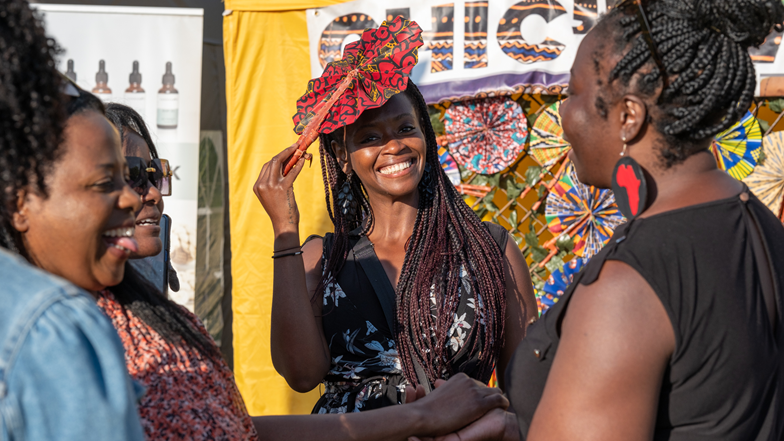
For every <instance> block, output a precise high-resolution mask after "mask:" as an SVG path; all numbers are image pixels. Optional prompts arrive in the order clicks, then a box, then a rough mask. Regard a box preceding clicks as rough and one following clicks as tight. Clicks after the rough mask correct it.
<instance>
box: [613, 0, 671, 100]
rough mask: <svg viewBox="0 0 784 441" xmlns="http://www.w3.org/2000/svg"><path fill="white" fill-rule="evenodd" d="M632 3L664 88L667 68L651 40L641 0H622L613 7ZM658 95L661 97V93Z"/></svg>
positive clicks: (666, 83) (622, 6)
mask: <svg viewBox="0 0 784 441" xmlns="http://www.w3.org/2000/svg"><path fill="white" fill-rule="evenodd" d="M632 4H636V5H637V7H636V8H635V12H636V14H637V21H638V22H639V23H640V28H641V29H642V38H643V39H644V40H645V42H646V43H647V44H648V49H650V51H651V57H653V62H654V63H656V67H658V68H659V73H661V77H662V84H663V85H662V90H664V89H666V88H667V86H668V84H669V83H668V81H667V68H665V67H664V61H662V60H663V58H662V56H661V52H659V48H658V47H657V46H656V42H655V41H654V40H653V36H652V35H651V25H650V24H649V23H648V16H647V15H645V9H644V8H643V7H642V0H623V1H622V2H620V3H618V5H616V6H615V7H616V8H625V7H627V6H629V5H632ZM659 97H660V98H661V95H660V96H659Z"/></svg>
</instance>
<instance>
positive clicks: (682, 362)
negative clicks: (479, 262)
mask: <svg viewBox="0 0 784 441" xmlns="http://www.w3.org/2000/svg"><path fill="white" fill-rule="evenodd" d="M756 231H759V234H757V233H756ZM760 237H761V239H762V240H761V241H760V240H759V238H760ZM755 243H756V244H757V245H756V246H755V245H754V244H755ZM755 251H756V252H755ZM766 255H767V256H766ZM766 257H767V260H768V262H764V261H762V260H765V258H766ZM607 260H616V261H620V262H624V263H626V264H627V265H629V266H631V267H632V268H634V270H635V271H637V272H638V273H639V274H640V275H641V276H642V277H643V278H644V279H645V280H646V281H647V282H648V284H649V285H650V286H651V288H652V289H653V291H654V292H655V293H656V295H657V296H658V297H659V300H661V302H662V304H663V305H664V308H665V310H666V311H667V314H668V316H669V318H670V321H671V323H672V328H673V330H674V333H675V350H674V353H673V355H672V357H671V359H670V362H669V367H668V368H667V370H666V372H665V374H664V379H663V382H662V390H661V394H660V398H659V404H658V413H657V419H656V426H655V432H654V437H653V439H654V440H672V441H692V440H694V441H697V440H700V441H703V440H722V441H735V440H737V441H763V440H764V441H779V440H782V439H783V437H784V360H783V358H784V351H782V349H781V342H782V338H784V332H783V331H784V326H782V324H781V323H780V319H778V323H775V324H774V325H772V324H771V320H770V318H769V311H771V310H769V309H768V306H767V305H766V301H765V298H764V294H763V292H764V291H763V290H766V289H768V290H769V291H768V293H769V294H768V296H769V298H770V297H773V298H775V303H776V308H777V310H778V311H784V227H782V224H781V222H780V221H779V220H778V219H776V217H775V216H773V214H772V213H771V212H770V211H769V210H768V209H767V208H766V207H765V206H764V205H763V204H762V203H761V202H760V201H759V200H758V199H757V198H756V197H754V196H753V195H751V196H750V192H748V190H747V189H745V190H744V192H743V193H741V194H740V196H735V197H732V198H729V199H723V200H719V201H714V202H709V203H706V204H701V205H695V206H691V207H686V208H682V209H679V210H674V211H670V212H667V213H662V214H658V215H654V216H651V217H649V218H643V219H635V220H633V221H631V222H629V223H627V224H625V225H623V226H621V227H619V228H618V229H617V230H616V232H615V234H614V235H613V237H612V238H611V239H610V242H609V244H608V245H607V246H606V247H605V248H604V249H603V250H602V251H601V252H600V253H599V254H597V255H596V256H595V257H594V258H593V259H592V260H591V262H589V263H588V265H587V266H586V267H585V268H584V269H583V271H582V272H581V273H580V274H578V275H577V277H576V278H575V280H574V282H573V283H572V285H571V286H570V287H569V289H567V291H566V293H565V295H564V297H563V298H562V299H561V301H560V302H558V303H556V305H555V306H554V307H552V308H551V309H550V310H549V311H548V312H547V314H545V315H544V316H543V317H542V318H541V319H540V320H539V321H538V322H537V323H535V324H533V325H531V327H529V329H528V334H527V336H526V338H525V339H524V340H523V341H522V342H521V343H520V346H519V347H518V349H517V351H516V353H515V355H514V358H513V360H512V362H511V363H510V364H509V367H508V369H507V372H506V384H507V388H508V395H509V399H510V401H511V404H512V407H513V408H514V410H515V413H516V414H517V417H518V422H519V425H520V434H521V439H523V440H524V439H525V438H526V436H527V434H528V429H529V427H530V424H531V420H532V419H533V415H534V411H535V410H536V407H537V405H538V404H539V400H540V399H541V397H542V392H543V390H544V386H545V382H546V381H547V376H548V374H549V372H550V367H551V365H552V362H553V359H554V357H555V354H556V351H557V349H558V342H559V332H560V323H561V321H562V318H563V316H564V314H565V313H566V310H567V307H568V305H569V299H570V298H571V294H572V292H573V291H574V290H575V288H576V287H577V285H578V284H583V285H590V284H591V283H593V282H594V281H596V279H597V278H598V277H599V272H600V271H601V269H602V266H603V264H604V262H605V261H607ZM762 265H770V267H769V268H771V269H772V271H770V272H768V273H767V274H770V273H772V274H773V277H772V281H773V285H774V286H773V287H772V288H771V287H770V280H771V277H770V276H767V274H761V271H760V270H759V268H761V267H762ZM762 276H767V278H766V281H767V283H763V282H761V280H762V279H763V277H762ZM763 285H767V286H768V288H765V287H763ZM771 306H773V305H771ZM778 316H779V317H780V316H781V314H780V313H779V314H778Z"/></svg>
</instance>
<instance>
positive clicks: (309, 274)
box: [253, 147, 331, 392]
mask: <svg viewBox="0 0 784 441" xmlns="http://www.w3.org/2000/svg"><path fill="white" fill-rule="evenodd" d="M293 151H294V149H293V148H292V147H289V148H288V149H286V150H284V151H283V152H281V153H280V154H278V155H277V156H275V157H274V158H272V160H271V161H270V162H268V163H267V164H264V167H262V169H261V173H259V178H258V180H257V181H256V185H254V187H253V191H254V192H255V193H256V196H257V197H258V198H259V201H260V202H261V204H262V205H263V206H264V209H265V210H266V211H267V214H268V215H269V217H270V220H271V221H272V227H273V230H274V232H275V245H274V250H275V251H276V253H275V254H279V255H282V254H286V253H293V252H297V251H299V245H300V242H299V210H298V209H297V202H296V200H295V199H294V187H293V185H294V180H295V179H296V178H297V175H299V172H300V171H301V170H302V165H303V164H304V162H305V160H304V157H303V158H300V160H299V161H298V162H297V165H296V166H295V167H294V168H293V169H292V170H291V172H290V173H289V174H288V175H287V176H285V177H284V176H283V173H282V169H283V166H284V164H285V162H286V161H285V160H286V159H287V158H288V157H289V156H291V154H292V153H293ZM320 269H321V241H320V240H314V241H311V242H309V243H307V244H306V245H305V246H303V247H302V254H300V255H288V256H285V257H280V258H277V259H275V262H274V272H273V277H274V278H273V284H272V312H271V324H270V349H271V352H272V364H273V366H275V370H276V371H278V373H279V374H281V375H282V376H283V378H285V379H286V382H288V384H289V386H291V388H292V389H294V390H296V391H297V392H307V391H309V390H311V389H313V388H314V387H316V386H317V385H318V384H319V383H320V382H321V381H322V380H323V379H324V375H326V373H327V371H328V370H329V365H330V361H331V359H330V355H329V346H328V345H327V340H326V338H325V337H324V331H323V328H322V326H321V318H320V315H321V302H320V301H318V300H317V301H316V302H311V298H312V296H313V293H314V292H315V289H316V285H317V284H318V280H319V278H320V275H321V273H320Z"/></svg>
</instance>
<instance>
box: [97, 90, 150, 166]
mask: <svg viewBox="0 0 784 441" xmlns="http://www.w3.org/2000/svg"><path fill="white" fill-rule="evenodd" d="M106 117H107V118H108V119H109V121H111V122H112V124H114V126H115V127H117V130H119V131H120V138H122V140H123V141H125V137H126V136H127V135H126V133H127V131H128V130H130V131H132V132H134V133H136V134H137V135H139V136H140V137H141V138H142V139H143V140H144V142H146V143H147V147H149V148H150V156H152V158H153V159H155V158H158V149H157V148H155V143H154V142H152V136H150V131H149V129H147V124H145V123H144V119H143V118H142V116H141V115H139V113H138V112H137V111H135V110H133V109H132V108H130V107H128V106H126V105H124V104H117V103H109V104H107V105H106Z"/></svg>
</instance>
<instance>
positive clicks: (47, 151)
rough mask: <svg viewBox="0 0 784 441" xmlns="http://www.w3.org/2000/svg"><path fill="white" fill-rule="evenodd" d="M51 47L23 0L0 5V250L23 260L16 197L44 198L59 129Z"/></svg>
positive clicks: (62, 115)
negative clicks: (25, 193) (26, 192)
mask: <svg viewBox="0 0 784 441" xmlns="http://www.w3.org/2000/svg"><path fill="white" fill-rule="evenodd" d="M59 52H60V49H59V48H58V46H57V44H56V43H55V41H54V40H52V39H51V38H47V37H46V33H45V32H44V27H43V25H42V23H41V19H40V18H39V17H38V15H37V13H36V12H34V11H32V10H31V9H30V6H29V5H28V3H27V1H25V0H3V2H2V6H0V186H2V193H1V195H2V203H0V247H3V248H6V249H8V250H11V251H16V252H18V253H20V254H22V255H25V256H26V254H25V252H24V246H23V245H22V237H21V235H20V234H19V232H18V231H16V229H15V228H14V227H13V224H12V222H11V219H12V214H13V213H14V211H16V197H17V194H18V192H19V191H20V190H23V189H25V188H29V187H31V186H33V187H35V188H36V190H37V191H38V192H39V193H40V194H42V195H43V196H46V185H45V177H46V174H47V172H48V169H49V167H50V166H51V164H52V163H54V161H55V160H56V159H57V157H58V146H59V145H60V141H61V139H62V133H63V129H64V126H65V112H64V109H63V104H62V97H61V94H60V84H61V77H60V74H59V73H58V72H57V70H56V69H55V56H56V55H57V54H58V53H59Z"/></svg>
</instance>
